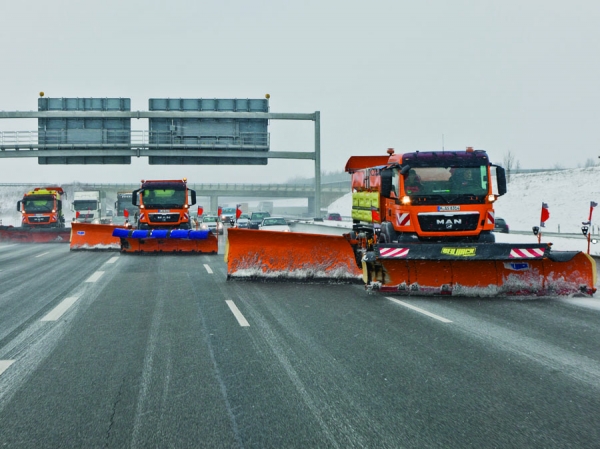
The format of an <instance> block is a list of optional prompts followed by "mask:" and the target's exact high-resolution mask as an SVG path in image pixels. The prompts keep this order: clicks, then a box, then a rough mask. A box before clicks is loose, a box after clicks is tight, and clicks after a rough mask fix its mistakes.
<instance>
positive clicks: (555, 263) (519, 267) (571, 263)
mask: <svg viewBox="0 0 600 449" xmlns="http://www.w3.org/2000/svg"><path fill="white" fill-rule="evenodd" d="M362 264H363V276H364V281H365V283H366V284H367V288H368V289H373V290H379V291H382V292H386V293H398V294H405V295H458V296H504V295H525V296H564V295H589V296H591V295H593V294H594V292H595V291H596V287H595V286H596V263H595V261H594V259H593V258H592V257H590V256H589V255H588V254H585V253H582V252H577V251H551V250H550V246H549V245H544V244H512V243H489V244H464V243H460V244H441V243H439V244H438V243H435V244H381V245H375V247H374V251H372V252H369V253H367V255H366V256H365V257H364V258H363V261H362Z"/></svg>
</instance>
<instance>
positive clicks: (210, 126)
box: [148, 98, 269, 165]
mask: <svg viewBox="0 0 600 449" xmlns="http://www.w3.org/2000/svg"><path fill="white" fill-rule="evenodd" d="M148 110H149V111H165V112H167V111H168V112H172V111H178V112H192V111H214V112H263V113H266V112H269V100H267V99H241V98H233V99H231V98H230V99H222V98H214V99H208V98H151V99H150V100H149V101H148ZM149 126H150V129H149V148H150V149H152V148H173V149H192V150H223V151H227V150H242V151H252V152H263V153H264V154H265V157H264V158H249V157H248V158H245V157H235V158H234V157H226V156H220V155H218V151H217V152H216V155H215V156H203V157H198V156H183V157H182V156H149V158H148V163H149V164H150V165H188V164H190V165H199V164H206V165H267V160H268V159H267V157H266V156H267V152H268V151H269V133H268V120H267V119H246V118H244V119H241V118H150V119H149Z"/></svg>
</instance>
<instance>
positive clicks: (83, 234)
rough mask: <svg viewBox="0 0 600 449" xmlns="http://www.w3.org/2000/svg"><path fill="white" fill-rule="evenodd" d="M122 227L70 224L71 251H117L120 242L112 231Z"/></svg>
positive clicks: (119, 247)
mask: <svg viewBox="0 0 600 449" xmlns="http://www.w3.org/2000/svg"><path fill="white" fill-rule="evenodd" d="M117 228H123V226H117V225H107V224H91V223H71V251H79V250H96V251H98V250H100V251H102V250H104V251H119V250H120V249H121V241H120V239H119V238H118V237H113V231H114V230H115V229H117Z"/></svg>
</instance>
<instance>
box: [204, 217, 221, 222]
mask: <svg viewBox="0 0 600 449" xmlns="http://www.w3.org/2000/svg"><path fill="white" fill-rule="evenodd" d="M202 221H203V222H204V223H215V222H216V221H217V217H204V218H203V219H202Z"/></svg>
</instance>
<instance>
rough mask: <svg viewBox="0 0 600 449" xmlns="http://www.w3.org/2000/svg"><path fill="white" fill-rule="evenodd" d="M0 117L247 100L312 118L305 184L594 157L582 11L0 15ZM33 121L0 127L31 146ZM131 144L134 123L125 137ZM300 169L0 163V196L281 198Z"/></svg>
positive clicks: (328, 7) (167, 4)
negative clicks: (444, 167) (46, 110)
mask: <svg viewBox="0 0 600 449" xmlns="http://www.w3.org/2000/svg"><path fill="white" fill-rule="evenodd" d="M0 11H1V14H2V17H3V26H2V27H0V48H1V54H2V70H0V81H1V82H0V110H6V111H14V110H35V109H37V97H38V92H39V91H44V92H45V93H46V96H48V97H128V98H131V106H132V109H133V110H147V109H148V98H162V97H171V98H180V97H182V98H263V97H264V94H266V93H269V94H270V95H271V101H270V107H271V111H272V112H314V111H317V110H319V111H321V127H322V130H321V137H322V141H321V142H322V168H323V170H325V171H339V170H343V167H344V165H345V162H346V160H347V158H348V157H349V156H351V155H360V154H383V153H384V152H385V150H386V148H388V147H394V148H396V150H397V151H412V150H432V149H441V148H442V135H444V145H445V148H446V149H464V148H465V147H466V146H474V147H475V148H481V149H485V150H487V151H488V152H489V153H490V155H491V157H492V159H493V161H494V162H497V163H501V162H502V158H503V156H504V154H505V153H506V152H507V151H511V152H512V153H513V154H514V155H515V157H516V159H517V160H518V161H519V162H520V164H521V166H522V167H523V168H537V167H553V166H555V165H561V166H565V167H575V166H577V165H578V164H580V165H583V164H584V163H585V162H586V160H587V159H589V158H593V159H594V160H597V158H598V156H599V155H600V142H599V140H600V139H599V132H598V124H599V119H600V112H599V108H600V106H599V105H600V88H599V86H598V83H599V82H600V58H598V55H599V54H600V26H599V25H598V24H599V23H600V3H599V2H596V1H585V2H584V1H571V2H559V1H552V0H550V1H537V0H535V1H531V0H527V1H522V0H520V1H513V0H505V1H494V2H482V1H467V0H456V1H450V0H447V1H441V0H439V1H419V2H400V1H371V2H364V1H362V2H358V1H352V0H350V1H349V0H343V1H341V0H340V1H337V0H335V1H327V0H319V1H310V0H304V1H302V2H285V1H247V0H246V1H238V0H233V1H225V0H221V1H196V0H193V1H192V0H189V1H184V0H170V1H164V2H157V1H146V0H145V1H141V0H135V1H131V0H129V1H127V0H117V1H114V0H103V1H102V2H90V1H81V0H79V1H76V0H73V1H65V0H63V1H48V0H39V1H38V0H32V1H27V0H20V1H18V2H17V1H10V2H9V1H5V2H2V6H1V8H0ZM36 126H37V125H36V121H35V120H33V121H24V120H20V121H6V120H5V121H0V130H35V129H36ZM133 126H134V127H136V128H145V127H146V123H140V124H136V123H135V122H134V123H133ZM312 129H313V128H312V123H301V122H294V123H282V122H274V121H272V122H271V126H270V132H271V149H272V150H277V151H286V150H290V151H301V150H311V149H312V145H313V143H312V142H313V135H312ZM312 173H313V164H312V162H302V161H271V162H270V163H269V165H267V166H265V167H252V166H238V167H234V166H187V167H181V166H174V167H164V166H149V165H148V164H147V159H145V158H143V159H139V160H135V161H134V162H133V163H132V165H130V166H69V167H65V166H39V165H37V160H36V159H21V160H15V159H2V160H0V174H1V180H0V182H37V181H39V182H56V181H58V182H68V181H77V180H79V181H96V182H137V181H138V180H139V179H141V178H146V179H149V178H157V177H158V178H166V177H168V178H172V177H175V178H180V177H184V176H186V177H188V178H189V179H190V180H191V181H193V182H223V181H226V182H235V181H237V182H268V181H273V182H280V181H284V180H286V179H289V178H291V177H294V176H311V175H312Z"/></svg>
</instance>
